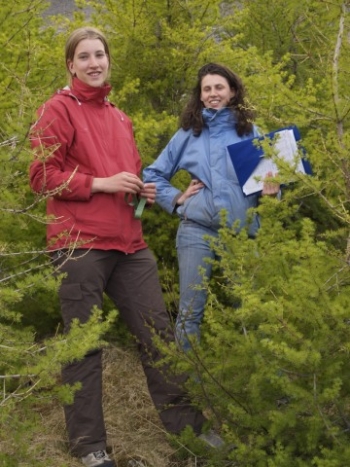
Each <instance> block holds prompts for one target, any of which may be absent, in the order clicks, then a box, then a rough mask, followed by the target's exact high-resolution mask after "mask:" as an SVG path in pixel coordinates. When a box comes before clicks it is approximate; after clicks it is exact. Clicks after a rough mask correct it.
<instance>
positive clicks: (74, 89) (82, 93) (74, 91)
mask: <svg viewBox="0 0 350 467" xmlns="http://www.w3.org/2000/svg"><path fill="white" fill-rule="evenodd" d="M111 89H112V87H111V86H110V84H104V85H103V86H100V87H94V86H89V85H88V84H86V83H84V82H83V81H81V80H80V79H78V78H73V80H72V85H71V86H66V87H65V88H64V89H63V90H62V91H61V92H62V93H63V94H67V95H70V96H72V97H74V98H75V99H77V100H78V101H79V102H95V103H98V104H103V103H104V102H106V101H107V96H108V94H109V92H110V90H111Z"/></svg>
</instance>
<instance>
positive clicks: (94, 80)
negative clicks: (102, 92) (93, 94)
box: [67, 39, 109, 87]
mask: <svg viewBox="0 0 350 467" xmlns="http://www.w3.org/2000/svg"><path fill="white" fill-rule="evenodd" d="M67 66H68V70H69V71H70V73H71V74H72V75H73V76H74V75H75V76H76V77H77V78H79V79H80V80H81V81H83V82H84V83H86V84H89V85H90V86H93V87H99V86H103V85H104V83H105V82H106V79H107V77H108V71H109V57H108V55H107V54H106V51H105V48H104V45H103V43H102V42H101V41H100V39H83V40H81V41H80V42H79V43H78V45H77V47H76V49H75V51H74V57H73V60H68V61H67Z"/></svg>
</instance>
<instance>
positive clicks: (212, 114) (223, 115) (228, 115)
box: [202, 107, 235, 124]
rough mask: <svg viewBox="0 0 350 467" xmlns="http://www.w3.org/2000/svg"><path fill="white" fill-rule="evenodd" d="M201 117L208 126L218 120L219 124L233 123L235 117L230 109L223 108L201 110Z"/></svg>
mask: <svg viewBox="0 0 350 467" xmlns="http://www.w3.org/2000/svg"><path fill="white" fill-rule="evenodd" d="M202 116H203V120H204V122H205V123H207V124H209V123H210V122H212V121H216V120H219V121H220V122H223V121H227V122H234V121H235V117H234V114H233V112H232V110H231V109H229V108H228V107H223V108H221V109H218V110H216V109H208V108H206V107H204V108H203V110H202Z"/></svg>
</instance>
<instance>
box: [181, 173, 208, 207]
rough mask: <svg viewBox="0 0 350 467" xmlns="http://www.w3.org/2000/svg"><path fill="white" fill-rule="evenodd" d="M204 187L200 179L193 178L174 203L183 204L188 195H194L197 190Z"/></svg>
mask: <svg viewBox="0 0 350 467" xmlns="http://www.w3.org/2000/svg"><path fill="white" fill-rule="evenodd" d="M203 187H204V183H202V182H201V181H200V180H197V179H193V180H191V182H190V184H189V185H188V187H187V190H186V191H184V192H183V193H182V195H181V196H180V198H178V199H177V201H176V204H184V202H185V201H186V199H187V198H189V197H190V196H193V195H196V194H197V193H198V192H199V190H201V189H202V188H203Z"/></svg>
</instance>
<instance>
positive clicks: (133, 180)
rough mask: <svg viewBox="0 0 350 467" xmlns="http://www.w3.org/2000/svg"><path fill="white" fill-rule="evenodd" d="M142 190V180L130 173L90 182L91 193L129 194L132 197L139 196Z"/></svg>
mask: <svg viewBox="0 0 350 467" xmlns="http://www.w3.org/2000/svg"><path fill="white" fill-rule="evenodd" d="M143 189H144V184H143V182H142V180H140V179H139V177H138V176H137V175H135V174H132V173H130V172H120V173H118V174H115V175H112V176H111V177H105V178H99V177H96V178H94V179H93V181H92V186H91V193H99V192H103V193H117V192H118V191H121V192H123V193H131V194H133V195H136V194H140V192H141V190H143Z"/></svg>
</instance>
